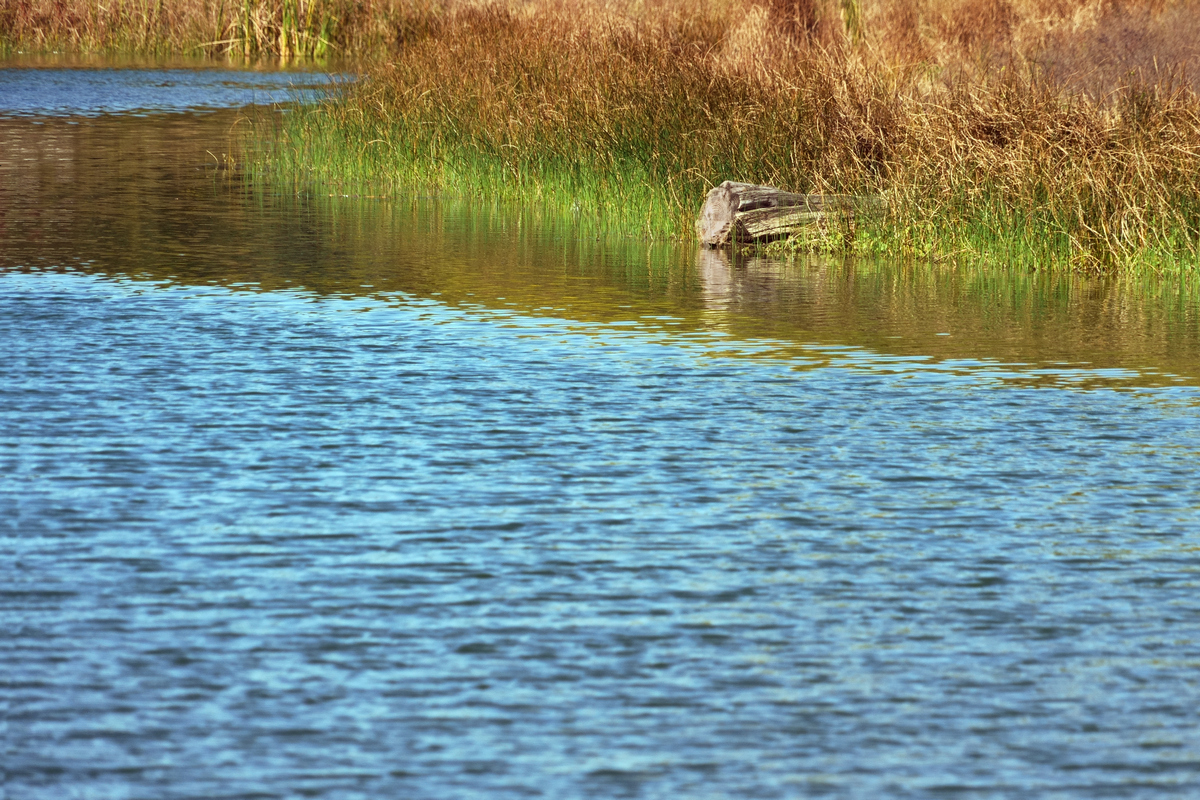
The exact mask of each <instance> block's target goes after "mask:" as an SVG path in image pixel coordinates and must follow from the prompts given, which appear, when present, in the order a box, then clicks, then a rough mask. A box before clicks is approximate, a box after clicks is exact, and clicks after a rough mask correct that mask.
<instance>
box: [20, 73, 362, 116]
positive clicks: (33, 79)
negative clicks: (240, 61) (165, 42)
mask: <svg viewBox="0 0 1200 800" xmlns="http://www.w3.org/2000/svg"><path fill="white" fill-rule="evenodd" d="M339 80H342V78H340V77H338V76H331V75H324V74H321V73H316V72H277V71H266V70H262V71H247V70H235V69H219V68H208V69H147V68H136V67H130V68H127V69H81V68H61V67H9V68H3V66H2V65H0V115H5V116H22V117H35V118H40V117H47V116H49V117H69V118H77V117H94V116H98V115H100V114H145V113H150V112H178V111H184V110H201V109H217V108H238V107H241V106H250V105H271V104H273V103H292V102H306V101H312V100H315V99H317V98H318V97H320V96H322V95H323V94H324V93H325V92H326V91H327V90H328V87H329V86H330V85H331V84H334V83H336V82H337V81H339Z"/></svg>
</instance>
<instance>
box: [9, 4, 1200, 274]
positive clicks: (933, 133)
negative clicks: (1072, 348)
mask: <svg viewBox="0 0 1200 800" xmlns="http://www.w3.org/2000/svg"><path fill="white" fill-rule="evenodd" d="M114 3H115V4H114V5H112V6H106V7H105V10H104V12H103V13H101V12H99V11H97V10H96V9H98V8H99V6H97V5H96V4H95V3H94V2H91V1H90V0H53V2H51V0H0V9H2V10H0V38H3V39H4V41H6V42H8V43H10V46H12V43H14V42H30V41H34V40H37V41H38V42H41V44H42V45H43V46H49V45H50V43H53V42H63V43H65V44H64V46H69V47H73V48H76V49H80V48H88V47H93V48H96V47H100V48H122V47H124V48H138V47H140V48H143V49H145V48H151V49H153V48H166V49H176V50H179V49H186V48H187V47H200V48H201V49H206V51H207V52H212V53H223V52H224V53H230V52H232V53H240V54H251V55H253V54H255V53H257V54H271V53H274V54H276V55H279V54H282V55H289V54H291V55H295V54H303V53H310V54H317V53H318V52H321V53H326V52H331V51H332V49H336V50H337V51H338V53H339V54H341V55H345V56H356V55H357V56H368V55H370V54H374V55H373V56H372V57H370V58H367V59H366V60H365V62H364V63H366V64H367V65H368V67H367V76H366V78H365V79H364V80H363V81H362V82H361V83H359V84H358V85H356V86H354V87H352V88H351V89H349V90H348V91H347V92H346V93H345V94H344V95H342V96H340V97H339V98H337V99H336V100H334V101H331V102H329V103H327V104H324V105H322V106H320V107H316V108H310V109H305V110H301V111H298V112H296V113H294V114H292V115H290V116H289V117H288V118H287V120H286V122H285V125H284V129H283V132H282V136H281V137H280V138H279V139H278V140H276V141H275V142H274V144H271V145H263V148H264V149H263V150H261V151H260V152H259V153H258V156H257V157H258V159H259V160H260V162H261V163H264V164H265V165H266V167H267V168H268V169H269V170H270V174H271V175H272V178H273V180H277V181H284V182H287V181H291V182H294V183H295V184H296V185H297V186H313V185H316V186H319V187H320V189H319V190H320V191H328V192H330V193H339V192H344V193H357V194H368V195H389V196H394V195H405V194H413V193H419V194H426V193H439V192H440V193H446V194H453V195H456V196H459V197H478V198H487V199H489V200H493V201H501V202H513V203H518V204H521V205H523V206H526V207H537V208H542V209H545V210H546V213H548V214H552V215H555V216H572V215H573V216H574V217H576V218H577V219H578V220H579V224H580V226H581V232H583V233H591V232H602V231H608V232H612V233H617V234H620V235H629V236H639V237H640V236H646V237H654V238H670V237H678V238H688V237H690V236H691V224H692V219H693V217H694V215H695V213H696V211H697V209H698V207H699V205H700V202H701V199H702V198H703V196H704V193H705V192H706V191H707V189H708V188H710V187H711V186H712V185H713V184H715V183H719V182H720V181H722V180H726V179H734V180H743V181H751V182H757V183H767V184H772V185H775V186H779V187H781V188H784V189H789V190H793V191H801V192H838V193H843V192H844V193H852V194H879V195H881V196H882V197H883V198H884V199H885V201H886V205H887V208H888V213H887V215H886V216H885V217H884V218H882V219H879V220H875V221H873V222H871V223H869V224H860V225H858V226H857V227H855V228H853V229H850V228H849V227H846V228H845V229H836V230H833V231H831V232H830V235H828V236H827V237H825V238H824V239H821V240H819V241H817V242H815V243H808V244H806V245H805V246H815V247H818V248H830V249H845V248H848V249H852V250H860V251H884V252H890V253H908V254H915V255H917V256H922V257H924V256H935V257H956V256H959V255H965V256H969V257H972V258H980V257H982V258H985V259H989V260H993V261H997V262H1003V263H1023V264H1030V265H1037V266H1044V267H1049V266H1053V267H1070V268H1074V269H1080V270H1086V271H1114V270H1124V271H1130V270H1133V271H1181V270H1182V271H1193V270H1195V269H1196V268H1197V262H1198V261H1200V98H1198V95H1197V85H1196V84H1195V83H1194V82H1193V76H1200V70H1197V69H1196V67H1197V66H1200V44H1198V43H1200V14H1196V13H1195V10H1196V9H1195V2H1194V0H682V1H681V2H665V1H663V0H494V1H488V0H484V1H483V2H455V1H454V0H355V2H351V0H237V2H231V3H228V4H226V3H222V2H220V0H180V1H179V2H176V3H170V4H166V3H164V2H162V1H161V0H114ZM31 9H32V10H31ZM37 9H42V10H43V11H40V12H37V13H34V12H35V11H37ZM45 9H50V10H49V11H45ZM68 12H69V13H68ZM38 13H41V14H42V16H40V17H39V16H38ZM89 15H90V16H89ZM172 37H174V38H172Z"/></svg>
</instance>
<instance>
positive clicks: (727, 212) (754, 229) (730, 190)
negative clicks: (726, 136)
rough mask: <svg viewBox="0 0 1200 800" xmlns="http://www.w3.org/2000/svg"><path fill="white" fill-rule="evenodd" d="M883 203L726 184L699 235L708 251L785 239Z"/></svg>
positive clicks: (707, 205) (699, 223)
mask: <svg viewBox="0 0 1200 800" xmlns="http://www.w3.org/2000/svg"><path fill="white" fill-rule="evenodd" d="M880 206H881V203H880V201H879V198H870V197H854V196H852V195H829V194H793V193H791V192H785V191H782V190H780V189H775V188H773V187H771V186H758V185H756V184H753V183H736V182H734V181H725V182H724V183H722V184H721V185H720V186H715V187H713V189H712V190H711V191H710V192H709V193H708V197H707V198H706V199H705V200H704V207H703V208H702V209H700V216H699V218H698V219H697V220H696V233H697V234H698V235H699V237H700V241H701V243H703V244H705V245H707V246H708V247H724V246H726V245H729V244H733V243H735V242H737V243H740V244H753V243H757V242H768V241H771V240H773V239H782V238H784V237H786V236H791V235H793V234H796V233H800V232H801V231H803V230H804V229H806V228H812V227H814V226H817V225H819V224H820V223H821V221H822V220H825V219H827V218H828V217H829V216H830V215H831V214H845V213H855V212H862V211H874V210H878V209H879V208H880Z"/></svg>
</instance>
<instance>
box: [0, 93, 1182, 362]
mask: <svg viewBox="0 0 1200 800" xmlns="http://www.w3.org/2000/svg"><path fill="white" fill-rule="evenodd" d="M75 122H77V121H71V123H68V122H56V121H47V122H46V123H45V124H43V125H38V126H34V125H30V124H29V123H28V122H25V121H23V120H2V119H0V147H2V148H3V152H4V153H5V154H6V156H5V157H4V159H3V161H2V162H0V174H2V175H3V176H4V181H5V188H4V190H3V191H2V192H0V210H2V214H3V216H2V219H3V222H2V223H0V224H3V226H4V232H5V233H4V235H5V247H4V253H3V254H2V255H0V259H2V261H0V263H3V264H5V265H7V266H9V267H19V266H39V265H41V266H49V265H54V266H60V267H68V266H69V267H73V268H77V269H86V270H89V271H95V272H101V273H105V274H126V275H141V276H148V277H155V278H171V279H174V280H179V281H182V282H185V283H210V282H216V283H222V284H239V285H257V286H260V287H262V288H264V289H271V288H280V287H289V286H290V287H295V286H304V287H307V288H308V289H311V290H313V291H317V292H320V293H323V294H339V295H370V294H374V295H381V294H386V293H388V292H404V293H408V294H414V295H418V296H423V297H437V298H439V299H441V300H442V301H443V302H449V303H455V302H468V301H469V302H471V303H474V304H477V305H481V306H485V307H494V308H502V309H519V310H520V311H522V312H523V313H528V314H533V315H539V314H543V315H544V314H550V315H554V316H566V317H570V318H574V319H580V320H589V321H613V320H618V319H622V320H629V321H637V322H638V323H639V324H641V325H644V326H648V327H660V328H663V329H665V330H668V331H674V332H681V331H689V332H693V333H696V332H703V331H714V332H719V333H721V334H725V335H729V336H732V337H735V338H737V339H740V340H748V339H753V340H759V341H761V340H772V341H775V342H777V343H778V347H777V350H778V351H780V352H784V351H788V350H789V348H795V347H800V348H804V347H807V346H809V345H813V344H816V345H822V346H824V345H837V346H841V347H857V348H865V350H867V351H869V352H872V353H880V354H887V355H903V356H923V357H927V358H931V359H955V360H961V361H974V362H981V363H985V364H986V363H992V362H995V363H999V364H1003V365H1005V366H1006V368H1007V369H1008V371H1009V372H1011V373H1012V374H1013V377H1014V378H1019V379H1020V380H1022V381H1028V382H1032V383H1034V384H1039V385H1041V384H1046V383H1047V382H1050V383H1052V382H1055V381H1057V380H1060V379H1062V380H1066V381H1068V382H1072V383H1076V382H1078V381H1079V380H1086V381H1087V382H1089V383H1092V384H1105V383H1114V382H1115V383H1116V384H1132V385H1158V384H1164V383H1167V384H1169V383H1177V382H1181V381H1182V382H1187V383H1194V382H1195V381H1196V379H1197V378H1200V322H1198V320H1197V317H1198V313H1197V299H1198V295H1200V292H1198V291H1197V290H1196V288H1195V287H1190V286H1187V285H1185V284H1180V283H1168V282H1162V283H1161V284H1159V285H1144V284H1139V283H1136V282H1133V281H1129V280H1118V279H1096V278H1087V277H1082V276H1050V275H1040V274H1026V273H1015V272H1014V273H998V272H996V271H995V270H984V269H974V268H970V267H965V266H933V267H931V266H928V265H898V264H895V263H878V262H864V261H859V262H856V263H850V264H847V263H842V262H840V261H832V260H828V259H826V260H821V259H812V260H807V261H803V262H799V263H789V262H786V261H775V260H768V259H759V258H748V259H738V260H735V263H731V262H730V260H729V256H727V255H726V254H725V253H723V252H716V251H704V250H700V251H695V250H693V249H692V248H690V247H674V246H668V245H663V244H658V245H655V244H648V243H645V242H638V241H630V242H625V243H622V242H619V241H618V242H613V241H605V242H598V241H594V240H592V239H590V238H584V239H580V238H579V236H578V232H577V230H575V229H574V228H573V226H571V225H570V224H569V222H564V221H561V220H545V219H537V218H536V216H535V215H531V214H520V213H516V212H513V211H508V212H503V211H501V210H497V209H488V208H483V209H481V208H479V207H474V208H472V207H468V206H464V205H462V204H455V203H451V202H440V201H437V200H435V199H432V198H412V199H410V200H408V201H405V202H391V201H382V200H374V199H362V198H355V197H342V196H339V195H337V194H336V192H324V193H318V194H317V195H315V196H314V195H313V194H311V193H308V192H306V193H303V194H301V195H299V196H296V195H290V194H289V195H282V196H280V195H275V194H271V193H259V192H253V191H250V190H249V189H248V188H247V186H246V185H245V184H244V183H243V181H242V180H241V179H240V178H239V177H238V175H237V174H236V169H234V170H230V169H229V166H230V164H231V163H232V164H233V165H234V166H235V167H236V156H233V155H232V154H235V153H236V151H237V141H238V139H237V137H238V135H239V131H240V129H241V128H244V127H246V126H250V125H254V124H268V121H267V120H266V119H265V118H263V117H261V116H259V117H255V116H254V115H246V114H242V113H239V112H221V113H214V114H208V115H204V116H202V117H196V116H190V115H170V116H161V117H157V118H150V119H133V118H124V117H110V118H104V119H98V120H88V121H85V122H83V123H82V124H74V123H75ZM231 158H232V161H231ZM114 178H115V179H114ZM330 195H333V196H330ZM666 318H669V324H665V320H666ZM756 352H765V351H764V350H763V348H761V347H759V348H756ZM810 355H811V354H810ZM1080 370H1083V373H1080Z"/></svg>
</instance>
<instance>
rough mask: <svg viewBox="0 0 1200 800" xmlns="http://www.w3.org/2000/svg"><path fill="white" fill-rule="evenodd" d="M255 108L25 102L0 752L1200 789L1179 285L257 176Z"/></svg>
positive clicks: (9, 123) (270, 775)
mask: <svg viewBox="0 0 1200 800" xmlns="http://www.w3.org/2000/svg"><path fill="white" fill-rule="evenodd" d="M238 118H239V117H238V115H237V114H236V113H235V112H221V111H218V112H214V113H209V114H204V115H194V114H173V115H156V116H151V117H146V118H135V119H130V118H125V117H121V116H108V117H101V118H94V119H87V118H79V119H73V120H54V119H50V118H46V119H39V120H28V119H8V120H0V145H2V147H0V153H4V154H6V155H3V156H0V178H2V180H0V212H2V215H0V351H2V352H3V353H4V354H5V357H4V358H3V359H0V431H3V434H2V435H0V474H3V475H4V480H3V483H0V520H3V525H2V526H0V537H3V542H4V549H5V552H6V554H7V556H6V558H5V560H4V566H3V567H2V568H0V569H2V570H3V572H2V576H0V577H2V578H3V589H2V590H0V615H2V616H0V618H2V619H3V620H4V621H5V627H6V629H7V631H8V634H7V636H6V638H5V644H4V647H3V648H0V670H3V674H4V675H5V689H4V692H5V695H6V704H7V707H6V728H5V732H4V738H5V751H6V756H5V770H6V777H5V792H6V796H8V797H11V798H59V797H96V798H109V797H112V798H117V797H120V798H125V797H130V798H132V797H156V798H185V797H188V798H211V797H295V796H313V797H328V798H350V797H362V798H378V797H392V796H398V797H436V798H456V797H462V798H467V797H471V798H474V797H496V798H508V797H528V796H547V797H602V798H610V797H645V798H667V797H670V798H677V797H729V798H745V797H756V798H757V797H764V798H770V797H808V796H835V797H934V796H938V797H1028V796H1030V795H1036V796H1039V797H1043V796H1044V797H1073V798H1074V797H1078V798H1096V797H1179V796H1187V795H1190V794H1193V793H1195V792H1197V791H1198V790H1200V745H1198V743H1197V737H1196V728H1197V719H1196V716H1197V714H1196V711H1195V709H1196V708H1197V707H1200V685H1198V682H1197V679H1196V675H1197V667H1198V666H1200V592H1198V591H1197V589H1198V585H1197V584H1198V582H1200V537H1198V536H1197V529H1198V525H1197V523H1198V521H1200V489H1198V488H1197V481H1196V480H1195V475H1196V465H1197V458H1198V455H1200V417H1198V408H1200V373H1198V372H1197V369H1196V364H1197V363H1200V362H1197V360H1196V355H1197V345H1198V343H1200V335H1198V334H1197V327H1196V317H1195V311H1194V309H1195V306H1194V304H1193V303H1192V302H1191V297H1192V295H1190V294H1189V293H1188V291H1189V290H1187V288H1186V287H1178V286H1171V285H1167V284H1162V285H1157V286H1129V285H1126V284H1121V283H1119V282H1111V281H1107V282H1106V281H1088V280H1084V279H1080V278H1069V279H1065V278H1060V279H1052V278H1047V277H1045V276H1030V275H1003V274H1000V275H998V274H996V273H994V272H991V273H988V272H982V271H970V270H967V269H955V270H950V269H942V268H917V267H904V266H901V265H894V264H873V263H863V264H841V263H834V262H827V261H813V262H803V263H779V262H770V261H762V260H750V261H740V260H733V261H730V260H728V259H724V258H722V257H720V256H716V255H713V254H706V253H699V254H698V253H696V252H695V251H694V250H692V249H690V248H682V247H672V246H649V245H646V244H643V243H637V242H634V243H619V242H618V243H612V242H595V241H590V240H582V239H580V238H579V237H578V235H577V234H576V233H575V232H573V231H572V229H571V227H570V226H569V225H566V224H560V223H556V222H554V221H544V220H543V221H540V222H539V221H537V220H536V218H534V217H531V216H530V215H522V214H515V213H512V212H505V211H501V210H497V209H489V208H479V207H465V206H463V207H459V206H455V205H453V204H450V203H446V202H438V201H436V200H422V201H413V202H410V203H385V202H380V201H372V200H351V199H346V198H341V197H329V196H327V195H328V194H336V193H335V192H320V193H315V194H314V193H302V194H299V195H297V194H295V193H293V192H289V193H281V194H271V193H264V192H261V191H255V190H253V189H252V188H251V187H249V186H247V185H246V184H245V182H243V181H242V180H241V178H240V177H239V175H238V173H237V172H236V170H230V169H217V168H215V167H214V166H212V164H211V163H210V162H212V159H208V158H207V155H206V154H207V153H209V152H221V153H228V152H232V149H233V148H232V145H233V144H234V143H232V142H231V140H230V139H229V138H228V137H229V133H228V130H229V126H230V125H232V124H233V123H235V122H236V120H237V119H238ZM34 122H40V123H42V124H34ZM72 123H77V124H72Z"/></svg>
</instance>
